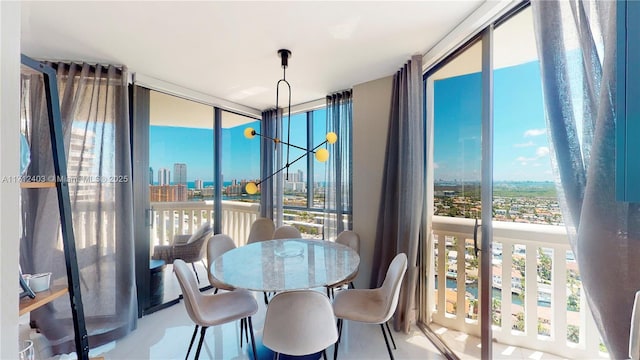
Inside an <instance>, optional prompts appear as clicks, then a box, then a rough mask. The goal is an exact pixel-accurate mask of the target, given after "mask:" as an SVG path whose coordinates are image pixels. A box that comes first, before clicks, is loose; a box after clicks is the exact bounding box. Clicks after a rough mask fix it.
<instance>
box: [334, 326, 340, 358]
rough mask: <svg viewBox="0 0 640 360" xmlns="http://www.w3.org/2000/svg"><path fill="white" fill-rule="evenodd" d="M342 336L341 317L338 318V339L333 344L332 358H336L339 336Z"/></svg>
mask: <svg viewBox="0 0 640 360" xmlns="http://www.w3.org/2000/svg"><path fill="white" fill-rule="evenodd" d="M341 336H342V319H338V340H337V341H336V344H335V345H334V346H333V360H337V359H338V345H339V344H340V337H341Z"/></svg>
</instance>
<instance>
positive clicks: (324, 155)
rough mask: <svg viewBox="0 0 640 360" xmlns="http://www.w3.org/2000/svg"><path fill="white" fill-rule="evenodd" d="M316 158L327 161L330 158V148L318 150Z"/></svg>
mask: <svg viewBox="0 0 640 360" xmlns="http://www.w3.org/2000/svg"><path fill="white" fill-rule="evenodd" d="M316 160H318V161H320V162H325V161H327V160H329V150H327V149H320V150H318V151H316Z"/></svg>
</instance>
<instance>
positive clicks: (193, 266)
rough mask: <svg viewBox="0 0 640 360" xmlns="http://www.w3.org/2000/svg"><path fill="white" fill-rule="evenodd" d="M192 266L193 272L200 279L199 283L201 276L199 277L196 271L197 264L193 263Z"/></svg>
mask: <svg viewBox="0 0 640 360" xmlns="http://www.w3.org/2000/svg"><path fill="white" fill-rule="evenodd" d="M191 267H192V268H193V273H194V274H196V280H198V284H200V278H199V277H198V272H197V271H196V264H195V263H191Z"/></svg>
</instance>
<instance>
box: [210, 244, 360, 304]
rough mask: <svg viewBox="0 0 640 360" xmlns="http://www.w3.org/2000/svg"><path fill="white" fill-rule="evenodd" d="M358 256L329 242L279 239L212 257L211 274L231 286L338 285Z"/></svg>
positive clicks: (278, 288) (355, 267) (264, 288)
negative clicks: (215, 257) (213, 258)
mask: <svg viewBox="0 0 640 360" xmlns="http://www.w3.org/2000/svg"><path fill="white" fill-rule="evenodd" d="M359 264H360V256H358V253H357V252H355V251H354V250H353V249H351V248H350V247H348V246H344V245H341V244H337V243H334V242H332V241H324V240H311V239H281V240H268V241H261V242H256V243H253V244H249V245H245V246H241V247H239V248H236V249H233V250H230V251H228V252H226V253H224V254H223V255H222V256H220V257H218V258H217V259H215V260H214V261H213V263H212V265H211V273H212V275H213V276H214V277H215V278H216V279H218V280H220V281H222V282H224V283H226V284H229V285H231V286H233V287H236V288H240V289H248V290H255V291H285V290H299V289H311V288H317V287H322V286H326V285H333V284H337V283H339V282H341V281H343V280H345V279H346V278H348V277H349V276H351V275H353V274H354V273H355V272H356V271H357V270H358V265H359Z"/></svg>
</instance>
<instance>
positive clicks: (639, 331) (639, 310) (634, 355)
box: [629, 291, 640, 360]
mask: <svg viewBox="0 0 640 360" xmlns="http://www.w3.org/2000/svg"><path fill="white" fill-rule="evenodd" d="M629 359H633V360H638V359H640V291H638V292H636V297H635V299H634V301H633V312H632V313H631V329H630V332H629Z"/></svg>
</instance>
